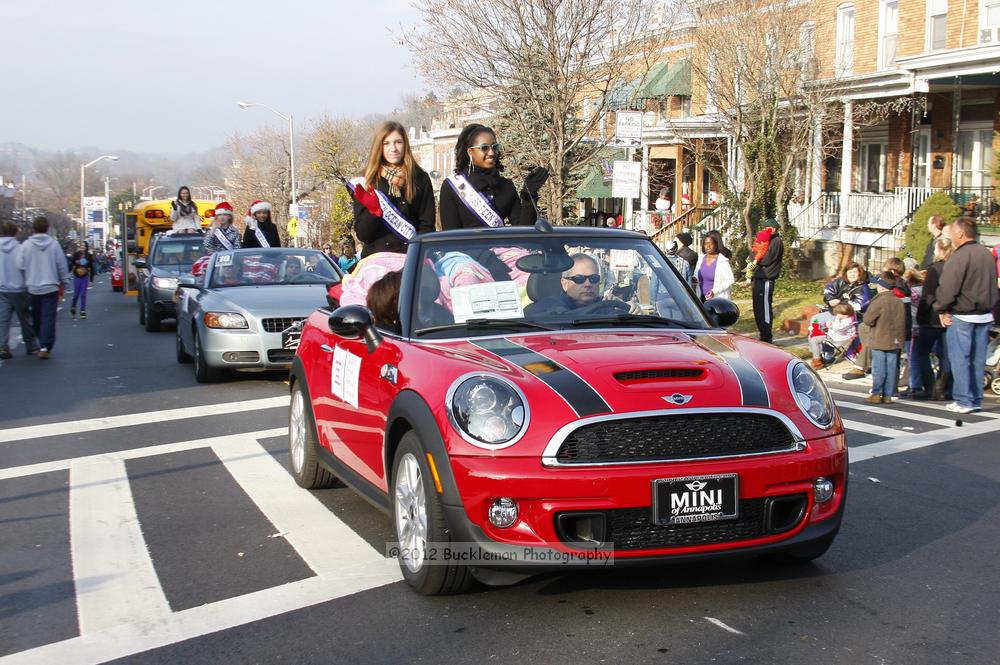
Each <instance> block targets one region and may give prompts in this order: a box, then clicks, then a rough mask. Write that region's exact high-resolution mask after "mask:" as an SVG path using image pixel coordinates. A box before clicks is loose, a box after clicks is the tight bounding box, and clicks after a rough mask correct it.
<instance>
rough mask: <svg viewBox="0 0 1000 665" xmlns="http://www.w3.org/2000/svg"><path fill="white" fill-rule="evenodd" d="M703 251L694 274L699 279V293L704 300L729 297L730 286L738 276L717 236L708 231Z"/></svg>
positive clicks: (703, 242) (703, 241) (702, 242)
mask: <svg viewBox="0 0 1000 665" xmlns="http://www.w3.org/2000/svg"><path fill="white" fill-rule="evenodd" d="M701 251H702V252H703V254H702V255H701V258H699V259H698V265H697V267H696V268H695V271H694V276H695V278H696V279H697V280H698V295H700V296H701V300H702V302H704V301H706V300H711V299H712V298H729V287H731V286H732V285H733V283H734V282H735V281H736V277H735V276H734V275H733V269H732V266H730V265H729V259H727V258H726V257H725V255H724V254H723V253H722V247H721V245H719V243H718V241H717V240H716V237H715V236H713V235H711V234H710V233H706V234H705V236H704V237H703V238H702V240H701Z"/></svg>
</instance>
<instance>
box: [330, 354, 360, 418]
mask: <svg viewBox="0 0 1000 665" xmlns="http://www.w3.org/2000/svg"><path fill="white" fill-rule="evenodd" d="M360 374H361V356H356V355H354V354H353V353H351V352H350V351H348V350H346V349H343V348H341V347H339V346H338V347H337V348H336V349H334V351H333V367H332V368H331V370H330V392H332V393H333V396H334V397H338V398H340V399H342V400H344V401H345V402H347V403H348V404H350V405H351V406H353V407H354V408H355V409H356V408H358V377H359V376H360Z"/></svg>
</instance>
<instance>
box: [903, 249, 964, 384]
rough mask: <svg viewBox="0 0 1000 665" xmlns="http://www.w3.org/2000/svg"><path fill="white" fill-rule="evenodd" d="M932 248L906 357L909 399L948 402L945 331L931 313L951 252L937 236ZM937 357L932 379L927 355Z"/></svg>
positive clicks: (938, 318)
mask: <svg viewBox="0 0 1000 665" xmlns="http://www.w3.org/2000/svg"><path fill="white" fill-rule="evenodd" d="M930 246H931V248H932V253H931V259H932V263H931V264H930V265H929V266H928V267H927V274H926V275H924V288H923V290H921V292H920V302H919V303H917V336H916V338H914V340H913V349H912V351H911V353H910V375H909V388H910V396H911V397H913V398H915V399H929V398H931V397H933V398H934V399H940V400H943V399H946V398H947V399H950V396H949V393H950V392H951V369H950V368H949V365H948V354H947V345H946V344H945V330H946V329H945V327H944V326H943V325H942V324H941V319H940V317H939V316H938V315H937V313H936V312H935V311H934V304H935V303H936V302H937V288H938V283H939V282H940V281H941V271H942V270H943V269H944V262H945V261H947V260H948V258H949V257H950V256H951V255H952V253H953V252H954V251H955V246H954V245H953V244H952V243H951V240H949V239H948V238H946V237H944V236H938V237H937V238H936V239H934V240H932V241H931V243H930ZM932 352H935V353H937V356H938V366H939V369H938V375H937V377H935V376H934V372H933V370H932V368H931V353H932Z"/></svg>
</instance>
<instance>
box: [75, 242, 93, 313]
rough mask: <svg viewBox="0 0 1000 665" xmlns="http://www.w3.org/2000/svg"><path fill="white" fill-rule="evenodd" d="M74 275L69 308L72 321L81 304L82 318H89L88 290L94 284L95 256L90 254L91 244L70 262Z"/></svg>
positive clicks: (85, 246)
mask: <svg viewBox="0 0 1000 665" xmlns="http://www.w3.org/2000/svg"><path fill="white" fill-rule="evenodd" d="M69 265H70V268H69V271H70V274H71V275H73V302H72V304H71V305H70V308H69V315H70V318H71V319H75V318H76V305H77V303H79V304H80V318H81V319H86V318H87V289H88V288H90V285H91V284H93V283H94V255H93V254H91V253H90V243H86V242H85V243H83V247H82V248H80V249H78V250H76V252H74V253H73V256H72V258H71V259H70V262H69Z"/></svg>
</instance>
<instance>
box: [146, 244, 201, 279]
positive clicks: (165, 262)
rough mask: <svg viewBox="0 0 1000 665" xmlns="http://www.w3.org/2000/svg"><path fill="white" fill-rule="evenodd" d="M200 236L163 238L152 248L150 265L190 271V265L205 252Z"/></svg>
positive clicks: (178, 270)
mask: <svg viewBox="0 0 1000 665" xmlns="http://www.w3.org/2000/svg"><path fill="white" fill-rule="evenodd" d="M204 241H205V239H204V238H203V237H202V236H194V237H192V238H190V239H184V240H163V239H161V240H160V241H159V242H157V243H156V246H155V247H154V248H153V260H152V261H151V262H150V265H152V266H155V267H157V268H164V269H167V270H176V271H177V272H178V273H184V272H190V271H191V265H192V264H194V262H195V261H197V260H198V259H200V258H201V257H202V256H204V255H205V254H206V252H205V250H204V248H203V245H204Z"/></svg>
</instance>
